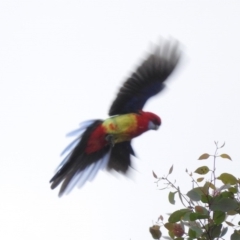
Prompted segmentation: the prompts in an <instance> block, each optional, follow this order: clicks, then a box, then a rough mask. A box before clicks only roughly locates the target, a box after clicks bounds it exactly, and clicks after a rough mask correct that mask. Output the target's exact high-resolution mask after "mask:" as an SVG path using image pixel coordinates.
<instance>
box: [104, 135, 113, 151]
mask: <svg viewBox="0 0 240 240" xmlns="http://www.w3.org/2000/svg"><path fill="white" fill-rule="evenodd" d="M105 139H106V140H107V141H108V142H109V145H110V146H111V147H112V148H113V147H114V144H115V143H114V136H113V135H111V134H108V135H107V136H106V137H105Z"/></svg>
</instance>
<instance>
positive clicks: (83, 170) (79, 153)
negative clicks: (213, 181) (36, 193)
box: [50, 120, 135, 196]
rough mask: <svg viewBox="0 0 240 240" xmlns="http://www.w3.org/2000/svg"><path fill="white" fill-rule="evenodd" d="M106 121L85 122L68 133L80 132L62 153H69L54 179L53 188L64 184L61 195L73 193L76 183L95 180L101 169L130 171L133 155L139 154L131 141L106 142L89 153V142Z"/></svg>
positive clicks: (51, 181)
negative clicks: (112, 144)
mask: <svg viewBox="0 0 240 240" xmlns="http://www.w3.org/2000/svg"><path fill="white" fill-rule="evenodd" d="M101 124H102V120H92V121H88V122H85V123H83V124H82V126H81V128H80V129H78V130H75V131H73V132H71V133H69V134H68V136H72V135H75V134H80V136H79V137H78V138H77V139H76V140H74V141H73V142H72V143H71V144H70V145H69V146H67V147H66V148H65V149H64V150H63V152H62V154H61V155H66V157H65V158H64V160H63V161H62V162H61V164H60V165H59V167H58V168H57V170H56V173H55V175H54V176H53V177H52V179H51V180H50V183H51V188H52V189H54V188H56V187H57V186H58V185H59V184H60V183H62V184H61V188H60V192H59V196H62V195H63V194H64V193H69V192H70V191H71V190H72V188H73V187H74V186H76V185H77V186H78V187H81V186H83V185H84V183H85V182H86V181H91V180H93V179H94V177H95V176H96V174H97V172H98V171H99V170H101V169H105V168H107V169H108V170H112V169H114V170H116V171H118V172H122V173H126V172H127V170H128V168H129V167H130V166H131V158H130V155H135V154H134V152H133V149H132V146H131V142H130V141H127V142H121V143H117V144H115V145H114V146H111V145H106V146H105V147H103V148H102V149H100V150H98V151H96V152H93V153H90V154H87V153H86V152H85V149H86V146H87V142H88V139H89V137H90V136H91V134H92V133H93V131H94V130H95V129H96V128H97V127H99V125H101Z"/></svg>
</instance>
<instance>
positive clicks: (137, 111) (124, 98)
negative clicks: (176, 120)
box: [50, 42, 180, 196]
mask: <svg viewBox="0 0 240 240" xmlns="http://www.w3.org/2000/svg"><path fill="white" fill-rule="evenodd" d="M179 56H180V55H179V51H178V48H177V45H176V44H171V43H170V42H168V43H166V44H165V45H164V46H163V47H162V48H159V49H157V50H156V51H155V52H154V53H153V54H151V55H149V57H148V58H147V59H146V60H145V61H143V63H142V64H141V65H140V67H138V68H137V70H136V71H135V72H134V73H133V74H132V76H131V77H130V78H129V79H127V81H126V82H125V83H124V85H123V86H122V88H121V89H120V91H119V93H118V95H117V98H116V99H115V101H114V102H113V104H112V106H111V108H110V111H109V115H110V118H108V119H106V120H93V121H89V122H87V123H85V125H84V126H83V127H82V128H81V131H82V134H81V135H80V137H79V138H77V140H76V141H74V142H73V144H74V145H75V146H74V147H73V150H72V151H70V153H69V154H68V155H67V156H66V157H65V159H64V160H63V162H62V163H61V164H60V166H59V167H58V169H57V172H56V174H55V175H54V176H53V178H52V179H51V180H50V182H51V183H52V185H51V188H52V189H54V188H55V187H57V186H58V185H59V184H60V183H61V182H62V185H61V188H60V192H59V195H60V196H61V195H62V194H63V193H67V192H69V191H70V190H71V189H72V188H73V187H74V186H75V185H78V186H82V185H83V184H84V183H85V182H86V181H87V180H89V181H90V180H92V179H93V178H94V177H95V175H96V174H97V172H98V170H99V169H103V168H108V169H114V170H116V171H120V172H123V173H126V172H127V170H128V168H129V167H130V166H131V155H135V154H134V151H133V149H132V146H131V140H132V139H133V138H135V137H137V136H139V135H141V134H142V133H144V132H146V131H148V130H156V129H158V127H159V126H160V124H161V119H160V118H159V117H158V116H157V115H156V114H154V113H151V112H144V111H142V108H143V106H144V104H145V103H146V101H147V100H148V99H149V98H150V97H151V96H153V95H155V94H157V93H159V92H160V91H161V90H162V89H163V88H164V83H163V82H164V81H165V80H166V79H167V78H168V76H169V75H170V74H171V72H172V71H173V70H174V68H175V66H176V65H177V62H178V60H179ZM71 147H72V145H70V148H71ZM68 150H69V148H66V150H64V153H65V152H67V151H68Z"/></svg>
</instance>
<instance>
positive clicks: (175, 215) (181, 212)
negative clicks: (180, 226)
mask: <svg viewBox="0 0 240 240" xmlns="http://www.w3.org/2000/svg"><path fill="white" fill-rule="evenodd" d="M190 211H191V210H190V209H188V208H184V209H180V210H177V211H175V212H173V213H172V214H171V215H170V217H169V218H168V222H170V223H176V222H179V221H180V220H181V218H182V217H183V216H184V215H185V214H186V213H187V212H190Z"/></svg>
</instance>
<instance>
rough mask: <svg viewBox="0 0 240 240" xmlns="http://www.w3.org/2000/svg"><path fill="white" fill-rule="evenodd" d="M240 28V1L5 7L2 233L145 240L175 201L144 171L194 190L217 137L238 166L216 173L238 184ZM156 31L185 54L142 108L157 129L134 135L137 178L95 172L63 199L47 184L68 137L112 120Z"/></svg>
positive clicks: (223, 166)
mask: <svg viewBox="0 0 240 240" xmlns="http://www.w3.org/2000/svg"><path fill="white" fill-rule="evenodd" d="M239 23H240V2H239V1H169V0H168V1H160V0H158V1H153V0H144V1H143V0H142V1H141V0H137V1H135V0H134V1H123V0H121V1H81V0H77V1H74V0H73V1H53V0H47V1H46V0H41V1H1V3H0V34H1V35H0V84H1V86H0V111H1V129H0V133H1V134H0V142H1V160H0V162H1V167H0V189H1V201H0V226H1V227H0V228H1V230H0V238H1V239H25V240H29V239H34V240H38V239H39V240H40V239H41V240H42V239H58V240H65V239H71V240H75V239H76V240H77V239H84V240H93V239H94V240H95V239H99V240H108V239H114V240H130V239H131V240H136V239H151V236H150V234H149V232H148V228H149V226H150V225H151V224H152V223H153V222H154V221H155V220H156V219H157V217H158V216H159V215H160V214H163V215H164V214H165V213H167V212H173V211H174V210H176V209H177V208H178V207H180V206H181V205H179V206H172V205H170V204H169V203H168V200H167V194H168V191H165V192H164V191H158V190H156V189H157V188H156V186H155V184H154V179H153V177H152V174H151V171H152V170H154V171H155V172H156V173H157V174H158V175H159V176H162V175H164V174H166V173H167V172H168V169H169V168H170V166H171V165H172V164H174V171H173V178H172V179H173V180H174V179H178V184H179V185H180V186H182V188H183V189H185V190H189V189H190V187H191V181H190V179H189V178H188V176H187V175H186V173H185V169H186V168H188V169H189V170H195V169H196V168H197V167H199V166H201V165H203V164H204V165H205V164H207V163H208V162H198V161H196V159H197V158H198V157H199V156H200V155H201V154H202V153H204V152H209V153H213V152H214V144H213V141H214V140H218V141H220V142H223V141H226V147H225V148H224V149H223V152H226V153H228V154H229V155H230V156H231V157H232V159H233V162H230V161H227V160H222V159H219V162H218V165H217V167H218V172H217V175H219V174H220V173H222V172H230V173H233V174H236V176H238V177H239V169H240V163H239V159H240V152H239V143H240V127H239V123H240V111H239V109H240V108H239V107H240V106H239V105H240V94H239V93H240V82H239V80H240V67H239V62H240V58H239V53H240V45H239V43H240V34H239ZM160 36H166V37H167V36H172V37H174V38H177V39H178V40H179V41H180V42H181V43H182V46H183V49H184V54H183V58H182V61H181V64H180V66H179V68H178V69H177V71H176V72H175V73H174V75H173V76H172V79H171V81H170V82H168V90H167V91H165V92H164V94H162V95H159V96H158V97H155V98H154V99H151V101H149V102H148V104H147V105H146V107H145V110H147V111H152V112H154V113H156V114H158V115H159V116H160V117H161V118H162V121H163V124H162V126H161V128H160V129H159V131H157V132H155V131H152V132H148V133H146V134H144V135H142V136H141V137H140V138H138V139H136V140H134V143H133V146H134V149H135V151H136V153H137V155H138V157H139V159H137V160H136V162H135V166H136V168H137V169H138V172H135V174H134V175H133V178H134V181H132V180H129V179H127V178H124V177H122V176H120V177H118V178H116V177H114V176H113V175H110V174H106V173H105V172H101V173H100V174H98V176H97V177H96V179H95V180H94V182H93V183H88V184H86V185H85V186H84V187H83V188H82V189H80V190H79V189H74V191H73V192H72V193H71V194H70V195H68V196H64V197H63V198H60V199H59V198H58V197H57V194H58V191H57V190H55V191H51V190H50V188H49V183H48V181H49V179H50V178H51V177H52V175H53V172H54V169H55V168H56V167H57V165H58V164H59V163H60V160H61V159H60V157H59V153H60V152H61V151H62V150H63V148H64V147H65V146H66V145H67V144H68V143H69V141H71V139H66V138H65V134H66V133H67V132H69V131H71V130H73V129H75V128H77V127H78V124H79V123H80V122H81V121H84V120H87V119H94V118H102V119H104V118H106V117H107V112H108V108H109V107H110V104H111V101H112V100H113V99H114V97H115V95H116V93H117V91H118V89H119V87H120V85H121V83H122V82H123V81H124V80H125V79H126V77H127V76H128V75H129V74H130V73H131V71H132V70H134V68H135V66H136V65H137V64H138V63H139V61H140V60H141V59H142V58H143V57H144V56H145V53H146V52H147V51H148V50H149V49H150V47H151V44H152V43H158V41H159V39H160ZM209 163H211V162H210V161H209ZM208 166H209V167H211V164H209V165H208ZM165 216H166V215H165ZM165 218H166V219H167V217H165Z"/></svg>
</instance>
